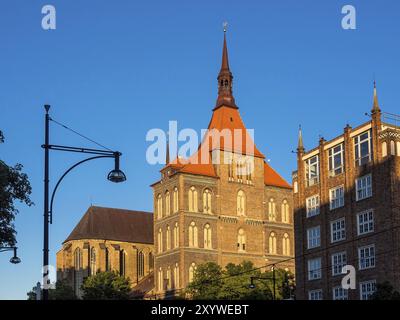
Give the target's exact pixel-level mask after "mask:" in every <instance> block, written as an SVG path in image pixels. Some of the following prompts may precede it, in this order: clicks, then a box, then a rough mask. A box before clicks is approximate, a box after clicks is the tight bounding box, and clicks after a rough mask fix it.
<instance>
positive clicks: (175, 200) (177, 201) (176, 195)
mask: <svg viewBox="0 0 400 320" xmlns="http://www.w3.org/2000/svg"><path fill="white" fill-rule="evenodd" d="M173 198H174V201H173V202H174V208H173V209H174V213H177V212H178V211H179V192H178V188H177V187H175V188H174V196H173Z"/></svg>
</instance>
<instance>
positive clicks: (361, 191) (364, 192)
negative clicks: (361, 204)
mask: <svg viewBox="0 0 400 320" xmlns="http://www.w3.org/2000/svg"><path fill="white" fill-rule="evenodd" d="M371 196H372V175H371V174H367V175H366V176H362V177H360V178H358V179H356V200H357V201H359V200H363V199H366V198H369V197H371Z"/></svg>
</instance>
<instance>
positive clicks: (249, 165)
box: [246, 158, 254, 183]
mask: <svg viewBox="0 0 400 320" xmlns="http://www.w3.org/2000/svg"><path fill="white" fill-rule="evenodd" d="M253 171H254V158H249V159H247V161H246V179H247V182H249V183H251V181H252V179H253Z"/></svg>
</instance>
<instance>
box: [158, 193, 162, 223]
mask: <svg viewBox="0 0 400 320" xmlns="http://www.w3.org/2000/svg"><path fill="white" fill-rule="evenodd" d="M162 216H163V214H162V196H161V194H159V195H158V196H157V218H158V219H161V218H162Z"/></svg>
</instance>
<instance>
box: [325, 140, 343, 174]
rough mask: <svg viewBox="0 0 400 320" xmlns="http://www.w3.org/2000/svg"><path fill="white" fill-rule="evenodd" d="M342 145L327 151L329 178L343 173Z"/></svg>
mask: <svg viewBox="0 0 400 320" xmlns="http://www.w3.org/2000/svg"><path fill="white" fill-rule="evenodd" d="M343 153H344V149H343V143H341V144H338V145H337V146H335V147H333V148H331V149H329V152H328V154H329V175H330V176H331V177H333V176H336V175H338V174H341V173H343V163H344V158H343Z"/></svg>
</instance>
